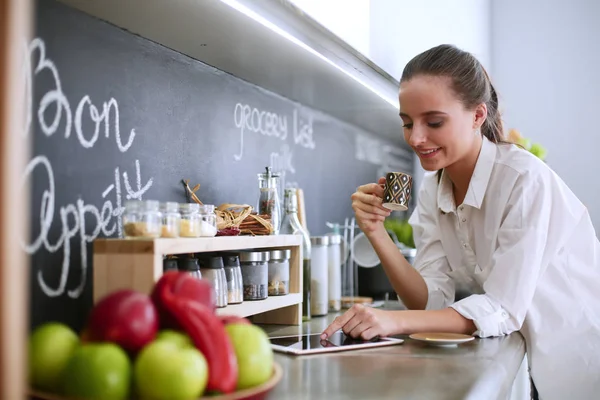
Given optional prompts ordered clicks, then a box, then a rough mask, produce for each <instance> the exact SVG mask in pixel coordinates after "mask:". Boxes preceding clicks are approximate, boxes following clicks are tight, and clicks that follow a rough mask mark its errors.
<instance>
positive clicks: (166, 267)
mask: <svg viewBox="0 0 600 400" xmlns="http://www.w3.org/2000/svg"><path fill="white" fill-rule="evenodd" d="M178 269H179V267H178V260H177V258H174V257H166V258H164V259H163V273H165V272H167V271H177V270H178Z"/></svg>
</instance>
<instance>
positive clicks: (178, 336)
mask: <svg viewBox="0 0 600 400" xmlns="http://www.w3.org/2000/svg"><path fill="white" fill-rule="evenodd" d="M154 340H155V341H157V340H160V341H165V342H171V343H173V344H175V345H176V346H177V347H179V348H183V347H192V348H195V347H194V343H193V342H192V339H190V337H189V336H188V335H186V334H185V333H183V332H178V331H174V330H171V329H165V330H162V331H160V332H158V334H157V335H156V339H154Z"/></svg>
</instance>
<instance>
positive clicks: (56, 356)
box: [29, 322, 79, 393]
mask: <svg viewBox="0 0 600 400" xmlns="http://www.w3.org/2000/svg"><path fill="white" fill-rule="evenodd" d="M78 346H79V337H78V336H77V334H76V333H75V332H74V331H73V330H72V329H71V328H69V327H68V326H66V325H64V324H61V323H58V322H48V323H45V324H43V325H40V326H38V327H37V328H35V329H34V330H33V332H32V334H31V336H30V337H29V382H30V383H31V385H32V386H33V387H35V388H37V389H40V390H44V391H48V392H52V393H60V392H61V389H62V386H63V374H64V371H65V368H66V367H67V364H68V363H69V360H70V359H71V356H72V355H73V353H74V352H75V350H76V349H77V347H78Z"/></svg>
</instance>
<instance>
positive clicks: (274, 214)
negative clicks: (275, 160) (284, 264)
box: [258, 167, 281, 235]
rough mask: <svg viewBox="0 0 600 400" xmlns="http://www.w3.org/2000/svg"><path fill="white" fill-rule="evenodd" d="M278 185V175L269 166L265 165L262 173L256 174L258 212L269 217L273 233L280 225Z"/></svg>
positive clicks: (276, 232)
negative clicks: (258, 193)
mask: <svg viewBox="0 0 600 400" xmlns="http://www.w3.org/2000/svg"><path fill="white" fill-rule="evenodd" d="M278 186H279V175H278V174H274V173H273V172H272V171H271V167H266V168H265V172H264V173H262V174H258V189H259V191H260V197H259V199H258V213H259V214H260V215H266V216H268V217H269V219H270V222H271V225H272V226H273V233H272V234H273V235H278V234H279V228H280V226H281V204H280V200H279V188H278Z"/></svg>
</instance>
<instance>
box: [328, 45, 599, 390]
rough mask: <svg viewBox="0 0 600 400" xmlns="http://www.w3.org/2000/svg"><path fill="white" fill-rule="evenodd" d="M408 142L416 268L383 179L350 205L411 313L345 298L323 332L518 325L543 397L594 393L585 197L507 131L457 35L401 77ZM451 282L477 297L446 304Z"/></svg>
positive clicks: (595, 270)
mask: <svg viewBox="0 0 600 400" xmlns="http://www.w3.org/2000/svg"><path fill="white" fill-rule="evenodd" d="M400 117H401V118H402V121H403V123H404V125H403V128H404V139H405V140H406V142H407V143H408V144H409V145H410V146H411V147H412V148H413V150H414V151H415V153H416V154H417V156H418V157H419V159H420V161H421V165H422V166H423V168H424V169H425V170H427V171H432V173H428V174H426V176H425V178H424V180H423V183H422V186H421V189H420V192H419V195H418V201H417V209H416V210H415V212H414V213H413V215H412V216H411V218H410V223H411V224H412V226H413V233H414V239H415V243H416V247H417V250H418V252H417V256H416V259H415V262H414V265H413V266H411V265H410V264H409V263H408V262H407V261H406V259H404V257H403V256H402V255H401V253H400V252H399V251H398V249H397V247H396V246H395V244H394V243H393V242H392V240H391V239H390V237H389V236H388V234H387V232H386V230H385V228H384V226H383V221H384V219H385V218H386V217H387V216H389V211H388V210H386V209H385V208H383V207H382V205H381V204H382V200H381V198H382V196H383V190H382V188H381V183H383V182H385V180H384V179H380V181H379V183H372V184H367V185H364V186H361V187H359V188H358V189H357V191H356V193H354V194H353V195H352V207H353V209H354V212H355V214H356V218H357V221H358V224H359V226H360V228H361V230H362V231H363V232H364V233H365V235H366V236H367V237H368V238H369V240H370V242H371V244H372V245H373V247H374V248H375V250H376V252H377V254H378V255H379V258H380V260H381V263H382V265H383V267H384V269H385V271H386V274H387V276H388V278H389V280H390V282H391V283H392V286H393V287H394V290H395V291H396V292H397V293H398V295H399V296H400V298H401V299H402V301H403V303H404V304H405V305H406V306H407V308H408V309H409V310H407V311H383V310H378V309H374V308H368V307H363V306H354V307H353V308H352V309H350V310H349V311H347V312H346V313H345V314H343V315H342V316H340V317H338V318H336V320H335V321H334V322H333V323H332V324H331V326H329V327H328V328H327V329H326V330H325V331H324V332H323V338H325V337H327V336H328V335H331V334H332V333H334V332H335V331H337V330H338V329H342V330H343V331H344V332H345V333H346V334H349V335H351V336H353V337H362V338H364V339H367V340H368V339H371V338H373V337H375V336H377V335H380V336H388V335H396V334H410V333H415V332H426V331H427V332H431V331H438V332H454V333H465V334H474V335H476V336H479V337H482V338H484V337H492V336H501V335H507V334H509V333H511V332H514V331H520V332H521V333H522V334H523V336H524V338H525V341H526V345H527V357H528V361H529V365H530V371H531V376H532V380H533V383H534V384H535V388H537V391H538V392H539V396H540V398H542V399H544V400H546V399H561V400H562V399H591V398H597V397H598V396H600V394H599V393H600V294H598V293H599V290H600V242H599V241H598V239H597V237H596V233H595V231H594V227H593V226H592V222H591V220H590V217H589V214H588V212H587V209H586V208H585V206H584V205H583V204H582V203H581V202H580V201H579V200H578V199H577V197H576V196H575V195H574V194H573V193H572V192H571V190H570V189H569V188H568V187H567V185H566V184H565V183H564V182H563V181H562V180H561V179H560V178H559V177H558V176H557V175H556V174H555V173H554V172H553V171H552V170H551V169H550V168H549V167H548V166H547V165H546V164H544V163H543V162H542V161H540V160H539V159H537V158H536V157H535V156H533V155H532V154H530V153H529V152H527V151H525V150H523V149H521V148H520V147H518V146H516V145H513V144H510V143H506V142H504V141H503V139H502V138H503V130H502V122H501V119H500V115H499V112H498V96H497V95H496V92H495V90H494V87H493V86H492V84H491V82H490V79H489V77H488V75H487V73H486V72H485V70H484V68H483V67H482V65H481V64H480V63H479V62H478V61H477V60H476V59H475V57H473V56H472V55H471V54H469V53H467V52H464V51H461V50H459V49H457V48H456V47H453V46H448V45H442V46H438V47H435V48H432V49H430V50H428V51H426V52H424V53H422V54H419V55H418V56H416V57H415V58H414V59H412V60H411V61H410V62H409V63H408V64H407V66H406V67H405V69H404V72H403V74H402V78H401V83H400ZM458 283H463V284H464V283H466V284H469V285H470V286H471V287H472V288H473V290H474V294H472V295H470V296H469V297H466V298H464V299H462V300H460V301H457V302H455V301H454V296H455V288H456V285H457V284H458Z"/></svg>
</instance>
